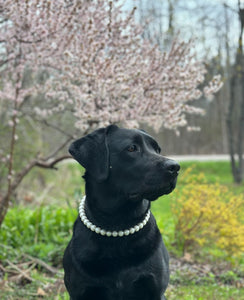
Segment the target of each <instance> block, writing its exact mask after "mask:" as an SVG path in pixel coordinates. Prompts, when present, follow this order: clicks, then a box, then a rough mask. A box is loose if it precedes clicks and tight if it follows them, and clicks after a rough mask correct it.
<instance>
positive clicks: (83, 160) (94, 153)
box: [69, 125, 118, 182]
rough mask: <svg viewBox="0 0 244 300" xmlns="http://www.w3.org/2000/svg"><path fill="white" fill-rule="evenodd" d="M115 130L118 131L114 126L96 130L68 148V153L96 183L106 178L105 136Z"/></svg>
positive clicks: (107, 162) (107, 171) (107, 159)
mask: <svg viewBox="0 0 244 300" xmlns="http://www.w3.org/2000/svg"><path fill="white" fill-rule="evenodd" d="M116 129H118V127H117V126H116V125H110V126H108V127H106V128H100V129H97V130H95V131H93V132H92V133H90V134H88V135H86V136H84V137H83V138H81V139H78V140H76V141H74V142H73V143H72V144H71V145H70V147H69V153H70V154H71V155H72V156H73V157H74V159H75V160H77V161H78V162H79V163H80V164H81V165H82V166H83V167H84V168H85V169H86V171H87V172H88V174H89V175H91V176H92V177H93V178H94V179H95V180H96V181H98V182H102V181H104V180H106V179H107V178H108V174H109V149H108V143H107V135H108V132H109V131H112V130H116Z"/></svg>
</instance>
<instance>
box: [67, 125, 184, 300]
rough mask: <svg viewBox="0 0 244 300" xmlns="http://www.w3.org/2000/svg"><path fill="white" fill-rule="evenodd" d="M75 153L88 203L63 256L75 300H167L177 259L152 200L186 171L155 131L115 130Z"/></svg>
mask: <svg viewBox="0 0 244 300" xmlns="http://www.w3.org/2000/svg"><path fill="white" fill-rule="evenodd" d="M69 151H70V153H71V154H72V156H73V157H74V158H75V159H76V160H77V161H78V162H79V163H80V164H81V165H82V166H84V168H85V169H86V173H85V175H84V178H85V180H86V199H83V200H82V202H81V206H80V217H78V218H77V220H76V222H75V224H74V232H73V237H72V239H71V241H70V243H69V245H68V247H67V248H66V251H65V254H64V259H63V264H64V270H65V276H64V281H65V285H66V288H67V290H68V292H69V294H70V297H71V299H72V300H78V299H79V300H96V299H97V300H98V299H99V300H160V299H161V300H163V299H165V297H164V292H165V290H166V288H167V285H168V281H169V265H168V264H169V258H168V253H167V250H166V248H165V246H164V243H163V240H162V237H161V234H160V232H159V230H158V227H157V225H156V222H155V219H154V217H153V215H152V214H151V213H150V201H153V200H155V199H157V198H158V197H159V196H161V195H164V194H168V193H170V192H171V191H172V190H173V189H174V188H175V185H176V179H177V175H178V171H179V169H180V166H179V165H178V164H177V163H176V162H175V161H173V160H170V159H167V158H165V157H163V156H161V155H160V154H159V153H160V148H159V146H158V144H157V142H156V141H155V140H154V139H153V138H152V137H151V136H150V135H148V134H147V133H145V132H143V131H140V130H128V129H120V128H118V127H117V126H115V125H111V126H108V127H107V128H101V129H98V130H96V131H94V132H93V133H91V134H88V135H87V136H85V137H83V138H81V139H79V140H77V141H75V142H74V143H73V144H72V145H71V146H70V149H69Z"/></svg>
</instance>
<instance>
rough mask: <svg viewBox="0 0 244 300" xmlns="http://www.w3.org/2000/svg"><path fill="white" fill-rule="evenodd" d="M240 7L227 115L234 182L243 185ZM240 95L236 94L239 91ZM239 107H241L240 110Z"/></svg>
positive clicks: (242, 23) (243, 65)
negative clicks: (236, 130)
mask: <svg viewBox="0 0 244 300" xmlns="http://www.w3.org/2000/svg"><path fill="white" fill-rule="evenodd" d="M238 5H239V19H240V29H241V30H240V36H239V42H238V48H237V54H236V62H235V65H234V68H233V74H232V77H231V79H230V103H229V109H228V114H227V120H226V122H227V135H228V144H229V154H230V159H231V169H232V174H233V178H234V181H235V182H236V183H241V182H242V181H243V173H244V164H243V143H244V57H243V46H242V40H243V28H244V9H241V7H240V1H238ZM238 89H239V90H240V92H239V93H236V91H237V90H238ZM237 105H240V107H239V108H238V107H237ZM236 112H238V113H239V115H238V122H237V128H238V133H237V135H236V136H235V135H234V134H235V133H234V130H233V128H234V121H235V118H236V116H235V113H236Z"/></svg>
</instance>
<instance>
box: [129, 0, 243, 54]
mask: <svg viewBox="0 0 244 300" xmlns="http://www.w3.org/2000/svg"><path fill="white" fill-rule="evenodd" d="M168 2H169V0H154V1H148V0H125V9H129V10H130V9H131V8H132V7H134V6H136V7H137V18H138V20H140V17H139V14H140V13H141V12H143V14H144V15H147V16H149V15H150V11H152V12H153V13H154V16H153V17H151V18H152V20H153V22H151V23H152V24H151V25H150V26H151V31H154V30H158V29H157V28H158V25H157V23H160V24H161V28H162V29H163V31H164V32H165V31H166V30H167V28H168ZM171 2H173V3H175V5H174V20H173V24H174V27H175V31H178V30H179V31H180V36H181V38H182V39H183V40H187V39H189V38H194V39H196V41H195V44H196V49H197V51H198V55H199V57H208V58H211V57H213V56H216V55H217V54H218V53H219V52H218V50H219V49H221V51H222V55H223V57H224V55H225V51H224V49H225V48H226V36H227V37H228V44H229V47H230V51H231V53H232V59H234V53H235V51H236V48H237V43H238V37H239V33H240V28H239V19H238V13H237V12H238V0H171ZM224 4H225V5H226V9H225V8H224ZM241 7H243V8H244V0H241ZM155 15H156V17H155ZM151 16H152V15H151ZM226 20H227V22H226ZM226 30H227V35H226Z"/></svg>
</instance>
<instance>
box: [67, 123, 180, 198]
mask: <svg viewBox="0 0 244 300" xmlns="http://www.w3.org/2000/svg"><path fill="white" fill-rule="evenodd" d="M69 151H70V153H71V155H72V156H73V157H74V158H75V159H76V160H77V161H78V162H79V163H80V164H81V165H82V166H83V167H84V168H85V169H86V174H87V176H88V177H89V178H91V180H93V181H94V182H97V183H103V184H104V185H109V186H112V187H113V190H116V191H117V192H118V193H121V194H124V195H126V197H128V198H129V199H131V200H141V199H143V198H145V199H148V200H155V199H157V198H158V197H159V196H161V195H164V194H169V193H170V192H172V190H173V189H174V188H175V185H176V180H177V176H178V172H179V169H180V166H179V164H178V163H177V162H175V161H174V160H171V159H168V158H166V157H164V156H162V155H161V154H160V151H161V149H160V147H159V145H158V143H157V142H156V141H155V140H154V139H153V138H152V137H151V136H150V135H148V134H147V133H146V132H143V131H141V130H136V129H131V130H130V129H124V128H119V127H117V126H115V125H110V126H108V127H106V128H101V129H98V130H96V131H94V132H92V133H91V134H88V135H86V136H85V137H83V138H81V139H79V140H77V141H75V142H74V143H72V144H71V146H70V148H69Z"/></svg>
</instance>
